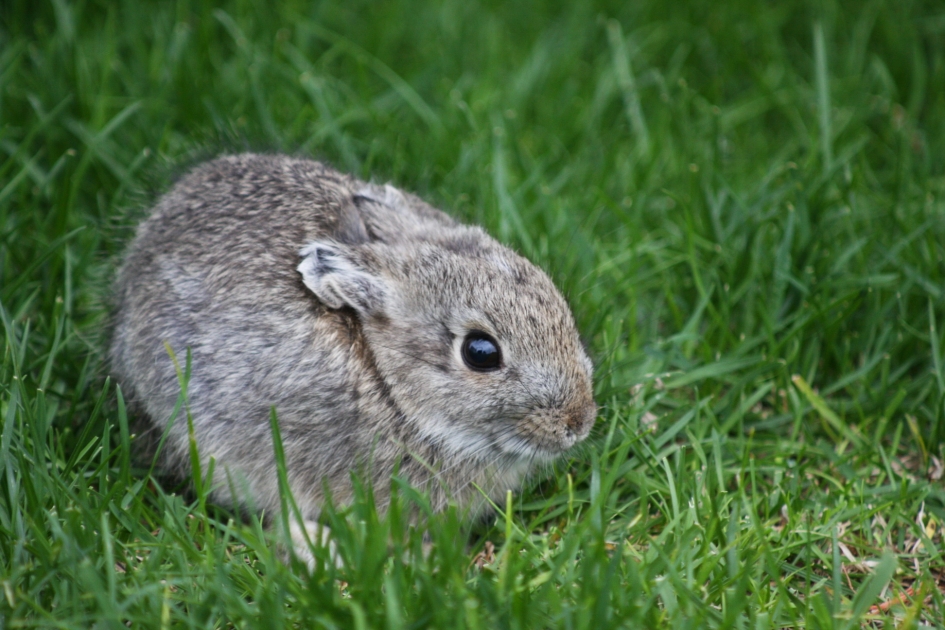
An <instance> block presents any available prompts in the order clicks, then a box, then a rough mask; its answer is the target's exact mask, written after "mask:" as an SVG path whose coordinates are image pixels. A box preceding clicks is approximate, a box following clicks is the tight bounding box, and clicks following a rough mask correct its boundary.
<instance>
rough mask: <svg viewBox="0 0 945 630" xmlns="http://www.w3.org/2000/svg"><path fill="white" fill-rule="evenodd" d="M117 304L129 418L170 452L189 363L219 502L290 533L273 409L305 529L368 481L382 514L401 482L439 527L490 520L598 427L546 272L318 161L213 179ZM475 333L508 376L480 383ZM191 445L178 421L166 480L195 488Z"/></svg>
mask: <svg viewBox="0 0 945 630" xmlns="http://www.w3.org/2000/svg"><path fill="white" fill-rule="evenodd" d="M303 250H304V251H303ZM300 252H301V253H300ZM116 292H117V301H118V304H117V309H116V314H115V322H116V323H115V331H114V335H113V341H112V346H111V352H110V356H111V369H112V372H113V374H114V376H115V377H116V378H117V379H118V381H119V382H120V383H121V385H122V388H123V390H124V392H125V396H126V398H128V399H130V401H131V403H132V405H133V408H134V409H135V410H137V411H138V412H139V413H140V414H141V415H142V416H144V417H145V419H146V421H147V422H148V423H149V424H150V426H151V427H153V430H154V431H155V432H157V433H160V432H161V431H163V430H164V428H165V427H166V425H167V422H168V420H169V418H170V416H171V413H172V410H173V408H174V405H175V402H176V401H177V399H178V396H179V393H180V388H179V384H178V379H177V375H176V373H175V369H174V367H173V364H172V361H171V359H170V357H169V356H168V354H167V352H166V350H165V346H164V344H165V342H166V343H168V344H169V345H170V347H171V348H172V349H173V350H174V352H175V353H176V355H177V357H178V359H179V361H181V362H183V357H184V356H185V352H186V350H187V349H188V348H189V349H190V350H191V352H192V356H193V370H192V375H191V378H190V382H189V389H188V391H189V406H190V410H191V412H192V416H193V420H194V429H195V434H196V437H197V442H198V445H199V448H200V455H201V458H202V460H203V461H204V462H205V465H206V462H207V461H208V460H209V459H210V458H211V457H212V458H215V460H216V466H217V468H216V469H217V470H218V471H225V473H226V475H227V476H228V477H229V479H230V480H231V482H232V486H229V485H228V484H226V483H223V484H220V485H218V487H217V489H216V490H215V493H214V496H215V498H216V499H217V500H220V501H224V502H231V503H233V504H235V505H242V506H249V507H250V508H251V509H264V510H267V511H269V512H270V513H273V512H278V505H279V496H278V487H277V482H276V472H275V465H274V459H273V449H272V440H271V436H270V429H269V420H268V418H269V414H270V408H271V407H273V406H274V407H275V408H276V410H277V412H278V418H279V425H280V430H281V434H282V439H283V443H284V446H285V455H286V463H287V468H288V472H289V479H290V484H291V486H292V489H293V492H294V495H295V498H296V500H297V502H298V504H299V506H300V508H301V509H302V513H303V515H305V516H306V517H307V518H310V519H314V518H316V517H317V515H318V512H319V508H320V506H321V504H322V502H323V500H324V497H323V487H326V486H327V487H328V488H330V490H331V492H332V494H333V497H334V499H335V500H336V501H339V502H344V501H346V500H349V499H350V497H351V486H350V473H351V471H352V470H355V469H359V470H360V471H361V472H362V473H363V474H365V475H367V477H368V479H369V480H370V481H372V482H373V483H374V487H375V497H376V498H377V500H378V503H379V505H380V507H382V508H383V505H384V503H385V502H386V500H387V497H386V494H385V493H386V492H387V489H388V487H389V484H388V483H387V481H386V480H387V479H388V478H389V476H390V474H391V473H392V471H393V469H394V467H395V465H397V463H398V462H400V465H401V468H400V472H401V474H404V475H406V476H407V477H408V478H409V479H410V480H411V481H412V482H413V483H415V484H417V485H419V486H423V487H426V488H427V489H428V490H429V492H430V494H431V498H432V501H433V504H434V507H435V508H437V509H440V508H442V507H444V506H445V505H446V503H447V502H448V501H449V500H451V499H452V500H455V501H457V502H458V503H459V504H460V505H463V506H469V507H470V508H471V509H472V510H473V511H474V512H475V511H478V510H479V508H480V507H481V506H482V505H483V504H484V503H485V502H484V501H482V500H481V495H479V492H478V491H477V490H476V487H477V486H478V487H480V488H482V489H483V490H485V491H486V492H487V493H488V494H489V496H491V497H492V498H493V499H499V498H500V497H502V496H503V495H504V494H505V492H506V490H507V489H514V488H516V487H517V486H518V485H519V483H520V482H521V480H522V479H523V476H524V475H526V474H527V473H528V471H529V470H530V469H531V468H532V467H533V466H534V464H535V463H536V462H539V461H543V460H544V461H547V460H549V459H552V458H554V457H555V456H557V455H558V454H560V453H562V452H564V451H565V450H566V449H568V448H569V447H571V446H572V445H573V444H575V443H576V442H578V441H580V440H581V439H583V438H584V437H585V436H586V435H587V433H588V431H589V430H590V427H591V425H592V424H593V421H594V418H595V415H596V407H595V404H594V401H593V398H592V391H591V364H590V361H589V360H588V358H587V356H586V354H585V352H584V350H583V348H582V346H581V344H580V341H579V339H578V334H577V331H576V329H575V326H574V321H573V319H572V316H571V313H570V310H569V309H568V307H567V304H566V303H565V301H564V299H563V298H562V297H561V295H560V293H559V292H558V291H557V290H556V289H555V287H554V286H553V284H552V283H551V281H550V280H549V279H548V277H547V276H546V275H545V274H544V273H543V272H541V271H540V270H539V269H538V268H537V267H535V266H534V265H532V264H531V263H529V262H528V261H527V260H525V259H523V258H522V257H520V256H518V255H516V254H515V253H514V252H512V251H510V250H509V249H507V248H505V247H503V246H502V245H500V244H499V243H497V242H496V241H495V240H493V239H492V238H490V237H489V236H488V235H487V234H486V233H485V232H483V231H482V230H481V229H480V228H477V227H469V226H464V225H461V224H459V223H457V222H456V221H454V220H453V219H451V218H450V217H448V216H447V215H445V214H443V213H442V212H440V211H439V210H436V209H434V208H432V207H430V206H429V205H427V204H426V203H424V202H423V201H421V200H420V199H418V198H416V197H414V196H412V195H407V194H404V193H401V192H400V191H397V190H396V189H394V188H392V187H390V186H386V187H384V186H372V185H368V184H365V183H363V182H360V181H358V180H356V179H354V178H352V177H349V176H347V175H343V174H341V173H338V172H336V171H334V170H332V169H330V168H328V167H326V166H324V165H322V164H319V163H316V162H311V161H306V160H299V159H292V158H288V157H284V156H263V155H236V156H229V157H223V158H220V159H217V160H214V161H212V162H209V163H206V164H204V165H202V166H199V167H198V168H196V169H195V170H193V171H192V172H191V173H190V174H189V175H188V176H186V177H185V178H184V179H183V180H182V181H180V182H179V183H178V184H177V185H176V186H175V187H174V188H173V189H172V190H171V191H170V192H169V193H167V194H166V195H165V196H164V197H163V198H162V199H161V200H160V201H159V202H158V204H157V206H156V207H155V208H154V210H153V212H152V213H151V215H150V217H149V218H148V219H147V220H145V221H144V222H143V223H142V224H141V225H140V226H139V227H138V231H137V236H136V238H135V239H134V241H133V242H132V243H131V245H130V247H129V249H128V252H127V254H126V257H125V260H124V264H123V265H122V267H121V269H120V271H119V274H118V279H117V283H116ZM472 329H476V330H481V331H485V332H487V333H489V334H490V335H492V336H493V337H494V338H495V339H496V340H497V341H498V343H499V346H500V348H501V351H502V356H503V365H502V367H501V368H500V369H498V370H496V371H492V372H477V371H474V370H471V369H469V368H468V367H467V366H466V365H464V363H463V361H462V359H461V356H460V353H459V347H460V344H461V342H462V340H463V338H464V337H465V335H466V333H467V332H468V331H469V330H472ZM187 445H188V441H187V426H186V422H185V421H183V420H178V421H177V422H176V424H175V425H174V427H173V428H172V430H171V432H170V435H169V438H168V441H167V444H166V446H165V449H166V452H165V454H164V458H163V459H164V465H165V469H166V471H167V472H169V473H172V474H174V473H176V474H187V473H188V472H189V457H188V446H187ZM222 478H223V475H222V474H221V475H218V476H217V481H219V480H220V479H222ZM230 487H232V488H234V489H235V490H236V493H237V494H238V495H239V496H231V490H230Z"/></svg>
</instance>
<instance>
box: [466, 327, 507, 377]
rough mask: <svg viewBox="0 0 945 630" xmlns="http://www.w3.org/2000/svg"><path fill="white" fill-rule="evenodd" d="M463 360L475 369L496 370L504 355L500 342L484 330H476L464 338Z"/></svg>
mask: <svg viewBox="0 0 945 630" xmlns="http://www.w3.org/2000/svg"><path fill="white" fill-rule="evenodd" d="M462 350H463V361H465V362H466V365H467V366H468V367H470V368H472V369H474V370H494V369H496V368H498V367H499V362H500V361H501V360H502V355H501V353H500V352H499V344H498V343H496V341H495V339H493V338H492V337H490V336H489V335H487V334H486V333H484V332H479V331H474V332H471V333H469V334H468V335H466V338H465V339H464V340H463V349H462Z"/></svg>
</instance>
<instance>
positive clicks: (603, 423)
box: [0, 0, 945, 628]
mask: <svg viewBox="0 0 945 630" xmlns="http://www.w3.org/2000/svg"><path fill="white" fill-rule="evenodd" d="M0 20H2V23H0V156H2V157H0V319H2V331H3V332H2V337H0V338H2V344H3V345H2V350H0V423H2V425H0V427H2V428H0V587H2V588H0V590H2V593H0V627H10V628H15V627H37V626H42V627H64V628H65V627H69V628H72V627H75V628H87V627H92V626H95V627H103V628H104V627H121V626H124V625H130V626H132V627H162V628H164V627H172V626H173V627H198V626H199V627H230V626H238V627H281V626H290V625H291V626H302V627H325V628H334V627H337V628H349V627H355V628H381V627H384V628H402V627H404V628H412V627H446V628H480V627H481V628H494V627H509V628H526V627H527V628H531V627H547V628H556V627H561V628H609V627H627V628H635V627H698V628H722V627H725V628H728V627H737V628H748V627H752V628H781V627H801V626H803V627H811V628H849V627H857V626H861V627H863V626H865V627H880V626H882V627H897V628H916V627H933V628H942V627H945V623H943V621H942V619H943V618H945V594H943V593H945V557H943V553H942V550H943V533H945V529H943V528H945V488H943V483H942V461H943V459H945V454H943V444H945V372H943V361H945V335H943V332H942V331H943V327H945V262H943V256H945V37H943V35H945V12H943V9H942V7H941V5H940V4H938V3H934V2H919V1H912V0H909V1H904V2H893V1H892V0H873V1H871V2H865V3H860V2H852V1H850V2H847V1H840V0H827V1H826V2H823V3H805V2H800V1H790V0H786V1H785V2H781V3H751V2H748V1H747V0H735V1H733V2H727V3H715V2H709V1H707V0H689V1H687V2H676V3H663V2H657V1H655V0H641V1H639V2H634V3H606V2H597V3H590V2H587V3H565V2H537V1H531V2H528V1H525V2H516V3H499V2H484V1H480V2H477V1H458V0H455V1H453V0H450V1H447V2H443V3H439V4H433V3H431V4H429V5H423V6H421V5H413V4H411V5H408V4H407V3H406V2H389V3H383V4H381V3H368V2H363V1H354V0H353V1H351V2H345V3H334V4H328V3H324V4H320V5H316V4H313V3H308V2H291V1H290V2H283V3H279V4H274V3H264V2H258V1H255V0H242V1H234V2H227V3H219V6H218V7H216V8H214V7H211V6H210V3H202V2H197V1H196V0H193V1H191V0H178V2H176V3H166V2H165V3H158V2H140V1H137V2H132V1H130V0H120V1H118V2H103V1H96V0H80V1H78V2H74V3H69V2H66V0H51V2H49V3H36V2H25V1H22V0H10V1H9V2H4V3H3V6H2V7H0ZM246 148H252V149H256V150H272V151H289V152H294V153H300V154H305V155H314V156H317V157H320V158H322V159H326V160H328V161H330V162H332V163H333V164H335V165H336V166H338V167H339V168H342V169H345V170H348V171H350V172H353V173H356V174H358V175H360V176H362V177H367V178H374V179H375V180H377V181H393V182H395V183H397V184H398V185H400V186H402V187H404V188H407V189H411V190H414V191H416V192H418V193H420V194H422V195H423V196H424V197H426V198H428V199H430V200H432V201H434V202H435V203H437V204H438V205H440V206H441V207H444V208H447V209H449V210H450V211H451V212H453V213H454V214H456V215H457V216H460V217H462V218H465V219H467V220H470V221H475V222H478V223H481V224H483V225H484V226H486V227H487V228H488V229H489V230H490V231H491V232H492V233H493V234H495V235H497V236H498V237H499V238H501V239H502V240H503V241H505V242H507V243H509V244H510V245H512V246H513V247H516V248H517V249H518V250H520V251H522V252H523V253H525V254H526V255H528V256H529V257H530V258H532V259H533V260H535V261H536V262H538V263H539V264H541V265H542V266H543V267H544V268H545V269H547V270H548V271H549V272H550V273H551V274H552V275H553V277H554V278H555V280H556V282H557V283H558V284H559V286H561V287H562V289H563V290H564V291H565V292H566V293H567V294H568V296H569V299H570V301H571V304H572V305H573V308H574V311H575V314H576V317H577V319H578V322H579V326H580V328H581V330H582V332H583V333H584V335H585V336H586V338H587V340H588V342H589V344H590V347H591V349H592V351H593V353H594V355H595V359H596V363H597V375H596V395H597V400H598V402H599V403H600V405H601V414H600V418H599V420H598V426H597V429H596V431H595V434H594V437H593V438H592V440H591V441H590V443H589V445H588V446H587V447H586V448H584V449H582V450H581V451H580V452H578V453H577V454H576V456H575V457H574V458H573V459H571V460H570V461H563V462H560V464H559V465H557V466H556V467H555V469H554V470H553V471H551V473H550V474H549V475H547V476H545V477H543V478H541V479H538V480H536V481H535V483H534V484H533V485H532V486H531V487H530V488H528V489H527V490H525V491H524V492H522V493H521V494H519V495H515V496H512V497H510V499H509V501H508V503H507V504H506V505H502V506H498V508H499V510H498V516H497V517H496V519H495V520H494V522H489V523H486V524H483V525H481V526H470V525H469V524H466V523H463V522H462V521H461V519H460V518H459V517H458V515H457V514H456V513H455V512H449V513H446V514H438V515H429V516H428V517H427V518H425V519H424V527H425V528H426V531H428V532H429V536H430V537H431V539H432V540H433V542H434V546H433V551H432V552H431V553H430V554H429V555H424V553H423V552H422V543H423V538H422V532H421V531H420V530H418V529H416V528H411V527H410V526H408V525H406V524H405V521H404V519H403V518H402V514H403V513H404V511H405V510H408V509H414V508H413V507H411V506H420V510H421V512H423V505H424V499H423V497H422V496H421V495H417V494H416V493H415V492H414V491H412V490H411V489H410V488H408V487H404V486H403V485H402V484H401V483H400V482H399V481H398V480H396V479H395V480H392V484H393V485H394V487H395V489H396V490H397V492H396V493H395V494H396V497H397V499H396V500H395V501H394V505H393V507H392V509H391V511H390V512H389V513H388V514H387V515H383V516H378V515H377V514H376V512H375V511H374V510H373V509H372V506H371V501H370V491H369V489H365V490H364V492H363V493H362V496H361V498H360V499H359V501H358V502H356V503H355V504H354V505H352V506H343V507H341V506H340V507H338V508H337V509H330V510H328V515H327V517H326V518H327V520H328V521H329V522H330V524H331V525H332V527H333V531H334V533H335V536H336V539H337V545H338V553H339V554H340V555H341V557H342V558H343V559H344V567H343V568H336V567H335V566H334V564H333V563H331V562H330V561H328V554H327V551H326V550H325V549H321V548H320V549H317V550H316V553H317V555H318V558H319V562H318V563H317V566H316V568H315V570H314V572H313V573H312V574H311V575H309V574H308V573H307V572H306V571H305V570H304V569H303V568H302V567H300V566H299V565H298V564H294V565H290V566H287V565H286V564H284V563H283V562H282V561H281V559H280V555H279V551H278V549H277V548H276V546H275V545H274V543H273V540H272V536H271V535H270V534H268V533H267V532H266V531H265V530H264V529H263V528H262V527H261V526H260V524H259V519H258V517H255V516H250V517H249V518H248V519H244V518H240V517H239V516H237V515H233V514H230V513H229V512H227V511H226V510H225V509H223V508H221V507H219V506H214V505H212V503H208V501H207V500H206V495H205V492H204V491H203V490H201V491H200V492H197V493H196V496H195V495H194V493H191V492H187V491H185V489H184V488H178V487H170V486H168V485H167V484H164V483H162V481H161V480H160V479H157V478H155V477H154V476H152V471H150V470H149V469H148V467H147V466H146V465H142V463H140V462H134V461H132V460H131V458H130V456H129V452H130V442H132V441H133V437H132V436H130V435H129V431H128V426H129V418H128V417H127V414H126V413H125V411H124V406H123V402H122V400H121V397H120V394H119V392H118V391H117V390H116V388H115V387H114V386H113V385H112V384H111V383H110V382H109V380H108V378H107V368H106V367H105V366H104V363H103V358H102V330H103V328H104V327H105V324H106V321H107V306H106V303H107V295H108V286H109V278H110V274H111V273H112V271H113V269H114V264H115V260H116V258H117V256H118V255H119V254H120V251H121V248H122V245H123V243H124V242H126V240H127V238H128V236H129V235H130V233H131V229H132V227H133V225H134V223H135V220H136V219H137V217H139V216H140V214H141V213H142V212H143V209H145V208H146V207H147V205H148V203H150V202H151V201H153V199H154V198H155V195H156V194H158V193H159V192H160V191H162V190H164V189H166V187H167V186H168V185H169V184H170V182H171V181H172V180H173V177H174V176H175V175H176V174H177V173H179V172H180V171H181V170H182V169H183V168H185V167H186V166H187V165H189V164H193V163H194V162H196V161H198V160H199V159H202V158H205V157H208V156H210V155H213V154H216V153H218V152H220V151H234V150H243V149H246ZM144 464H146V462H145V463H144ZM203 472H204V474H206V473H207V471H203ZM196 485H197V487H198V488H201V489H202V488H205V486H206V485H207V484H206V483H205V482H201V483H198V484H196ZM466 541H468V543H467V542H466Z"/></svg>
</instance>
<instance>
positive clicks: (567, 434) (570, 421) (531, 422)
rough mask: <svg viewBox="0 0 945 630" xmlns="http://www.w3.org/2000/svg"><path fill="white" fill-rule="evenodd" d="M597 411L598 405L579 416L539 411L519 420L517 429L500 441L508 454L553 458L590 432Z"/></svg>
mask: <svg viewBox="0 0 945 630" xmlns="http://www.w3.org/2000/svg"><path fill="white" fill-rule="evenodd" d="M595 415H596V407H594V408H593V409H592V410H586V411H584V412H582V413H581V414H580V415H579V416H578V415H575V414H562V413H561V412H557V413H553V412H545V413H541V412H539V413H537V414H533V415H530V416H528V417H526V418H523V419H522V420H520V421H519V422H517V423H516V425H515V427H514V430H511V431H506V432H504V434H503V435H499V436H497V437H498V439H497V440H496V445H497V446H498V448H499V450H500V451H502V453H503V454H505V455H512V456H517V457H520V458H522V459H529V460H534V461H552V460H555V459H557V458H559V457H561V455H562V454H564V453H565V452H567V451H568V450H570V449H571V448H572V447H573V446H575V445H576V444H578V443H579V442H581V441H582V440H584V438H586V437H587V436H588V434H589V433H590V430H591V427H592V426H593V424H594V422H593V419H594V416H595Z"/></svg>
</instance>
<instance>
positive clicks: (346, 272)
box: [297, 241, 384, 316]
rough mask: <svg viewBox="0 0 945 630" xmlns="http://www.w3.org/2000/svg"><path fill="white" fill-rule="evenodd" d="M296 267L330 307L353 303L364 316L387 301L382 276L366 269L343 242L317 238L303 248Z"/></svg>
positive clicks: (308, 284)
mask: <svg viewBox="0 0 945 630" xmlns="http://www.w3.org/2000/svg"><path fill="white" fill-rule="evenodd" d="M300 253H301V255H302V262H301V263H299V266H298V267H297V269H298V271H299V273H301V274H302V282H304V283H305V286H307V287H308V288H309V290H311V292H312V293H314V294H315V296H316V297H317V298H318V299H319V300H320V301H321V302H322V303H323V304H325V306H327V307H328V308H342V307H344V306H350V307H351V308H353V309H354V310H355V311H357V312H358V314H360V315H362V316H367V315H375V314H377V313H378V312H379V311H380V309H381V308H383V304H384V287H383V285H382V283H381V280H380V279H379V278H377V277H376V276H375V275H373V274H371V273H370V272H369V271H368V270H366V269H364V268H363V267H362V266H361V265H360V263H359V262H358V261H357V259H356V258H355V257H354V256H352V255H351V254H352V252H350V251H348V250H347V248H346V247H345V246H344V245H340V244H338V243H335V242H331V241H314V242H312V243H309V244H308V245H307V246H306V247H305V248H304V249H303V250H302V251H301V252H300Z"/></svg>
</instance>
